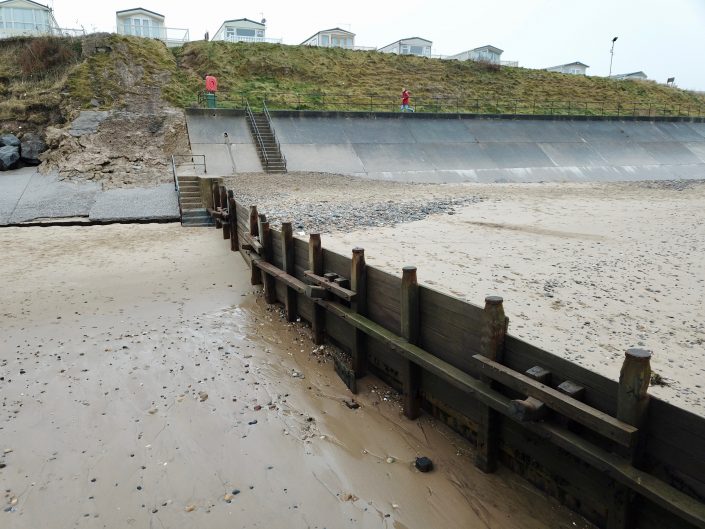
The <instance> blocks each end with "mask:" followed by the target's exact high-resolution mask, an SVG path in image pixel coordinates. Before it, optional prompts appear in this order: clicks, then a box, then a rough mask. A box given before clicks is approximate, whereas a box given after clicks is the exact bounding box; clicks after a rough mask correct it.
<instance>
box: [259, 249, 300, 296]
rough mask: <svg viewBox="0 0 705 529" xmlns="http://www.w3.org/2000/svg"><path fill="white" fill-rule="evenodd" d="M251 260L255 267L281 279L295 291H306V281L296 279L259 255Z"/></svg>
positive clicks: (278, 279)
mask: <svg viewBox="0 0 705 529" xmlns="http://www.w3.org/2000/svg"><path fill="white" fill-rule="evenodd" d="M252 262H253V263H254V264H255V266H256V267H257V268H259V269H260V270H262V271H263V272H266V273H267V274H268V275H270V276H272V277H274V278H275V279H276V280H277V281H281V282H282V283H284V284H285V285H287V286H289V287H291V288H293V289H294V290H296V292H298V293H301V294H303V293H305V292H306V283H304V282H303V281H301V280H299V279H296V278H295V277H294V276H291V275H289V274H287V273H286V272H284V271H283V270H280V269H279V268H277V267H276V266H274V265H273V264H271V263H267V262H266V261H263V260H262V259H260V258H259V257H255V258H253V259H252Z"/></svg>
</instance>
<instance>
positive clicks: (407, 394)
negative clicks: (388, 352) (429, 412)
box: [401, 266, 421, 419]
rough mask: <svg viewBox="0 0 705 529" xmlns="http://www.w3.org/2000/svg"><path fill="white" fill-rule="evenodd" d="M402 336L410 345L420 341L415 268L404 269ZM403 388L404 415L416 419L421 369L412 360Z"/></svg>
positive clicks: (405, 371) (405, 369)
mask: <svg viewBox="0 0 705 529" xmlns="http://www.w3.org/2000/svg"><path fill="white" fill-rule="evenodd" d="M401 336H402V337H403V338H404V339H405V340H406V341H407V342H409V343H410V344H416V343H418V341H419V283H418V280H417V278H416V267H415V266H405V267H404V268H403V269H402V278H401ZM402 387H403V389H404V391H403V399H402V403H403V408H404V415H406V417H407V418H408V419H416V418H417V417H418V416H419V413H420V410H421V393H420V389H421V367H420V366H419V365H418V364H416V363H414V362H412V361H410V360H407V361H406V363H405V365H404V369H403V372H402Z"/></svg>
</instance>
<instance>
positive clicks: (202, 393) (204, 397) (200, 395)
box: [198, 391, 208, 402]
mask: <svg viewBox="0 0 705 529" xmlns="http://www.w3.org/2000/svg"><path fill="white" fill-rule="evenodd" d="M198 400H200V401H201V402H204V401H206V400H208V393H206V392H205V391H199V392H198Z"/></svg>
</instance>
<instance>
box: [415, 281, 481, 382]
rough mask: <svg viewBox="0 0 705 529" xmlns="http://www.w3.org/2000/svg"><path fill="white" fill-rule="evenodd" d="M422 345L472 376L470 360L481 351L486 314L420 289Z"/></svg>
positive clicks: (439, 294) (436, 293) (442, 295)
mask: <svg viewBox="0 0 705 529" xmlns="http://www.w3.org/2000/svg"><path fill="white" fill-rule="evenodd" d="M419 295H420V303H421V335H420V342H419V343H420V345H421V346H422V347H423V348H424V349H426V350H427V351H430V352H432V353H433V354H435V355H437V356H438V357H439V358H443V360H445V361H446V362H448V363H450V364H452V365H453V366H455V367H457V368H459V369H462V370H463V371H466V372H468V373H472V372H473V371H472V365H471V362H470V357H471V356H472V355H473V354H475V353H479V352H481V351H482V337H483V334H482V333H483V328H484V325H485V322H484V320H483V316H482V314H483V310H482V309H480V308H479V307H476V306H474V305H470V304H469V303H465V302H464V301H462V300H459V299H456V298H453V297H450V296H447V295H445V294H441V293H440V292H437V291H435V290H433V289H430V288H428V287H423V286H422V287H421V288H420V292H419Z"/></svg>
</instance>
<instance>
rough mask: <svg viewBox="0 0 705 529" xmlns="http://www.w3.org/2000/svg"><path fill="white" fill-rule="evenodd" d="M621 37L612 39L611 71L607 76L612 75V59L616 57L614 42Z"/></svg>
mask: <svg viewBox="0 0 705 529" xmlns="http://www.w3.org/2000/svg"><path fill="white" fill-rule="evenodd" d="M618 38H619V37H615V38H613V39H612V48H611V49H610V73H609V75H608V76H607V77H612V59H614V43H615V42H617V39H618Z"/></svg>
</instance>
